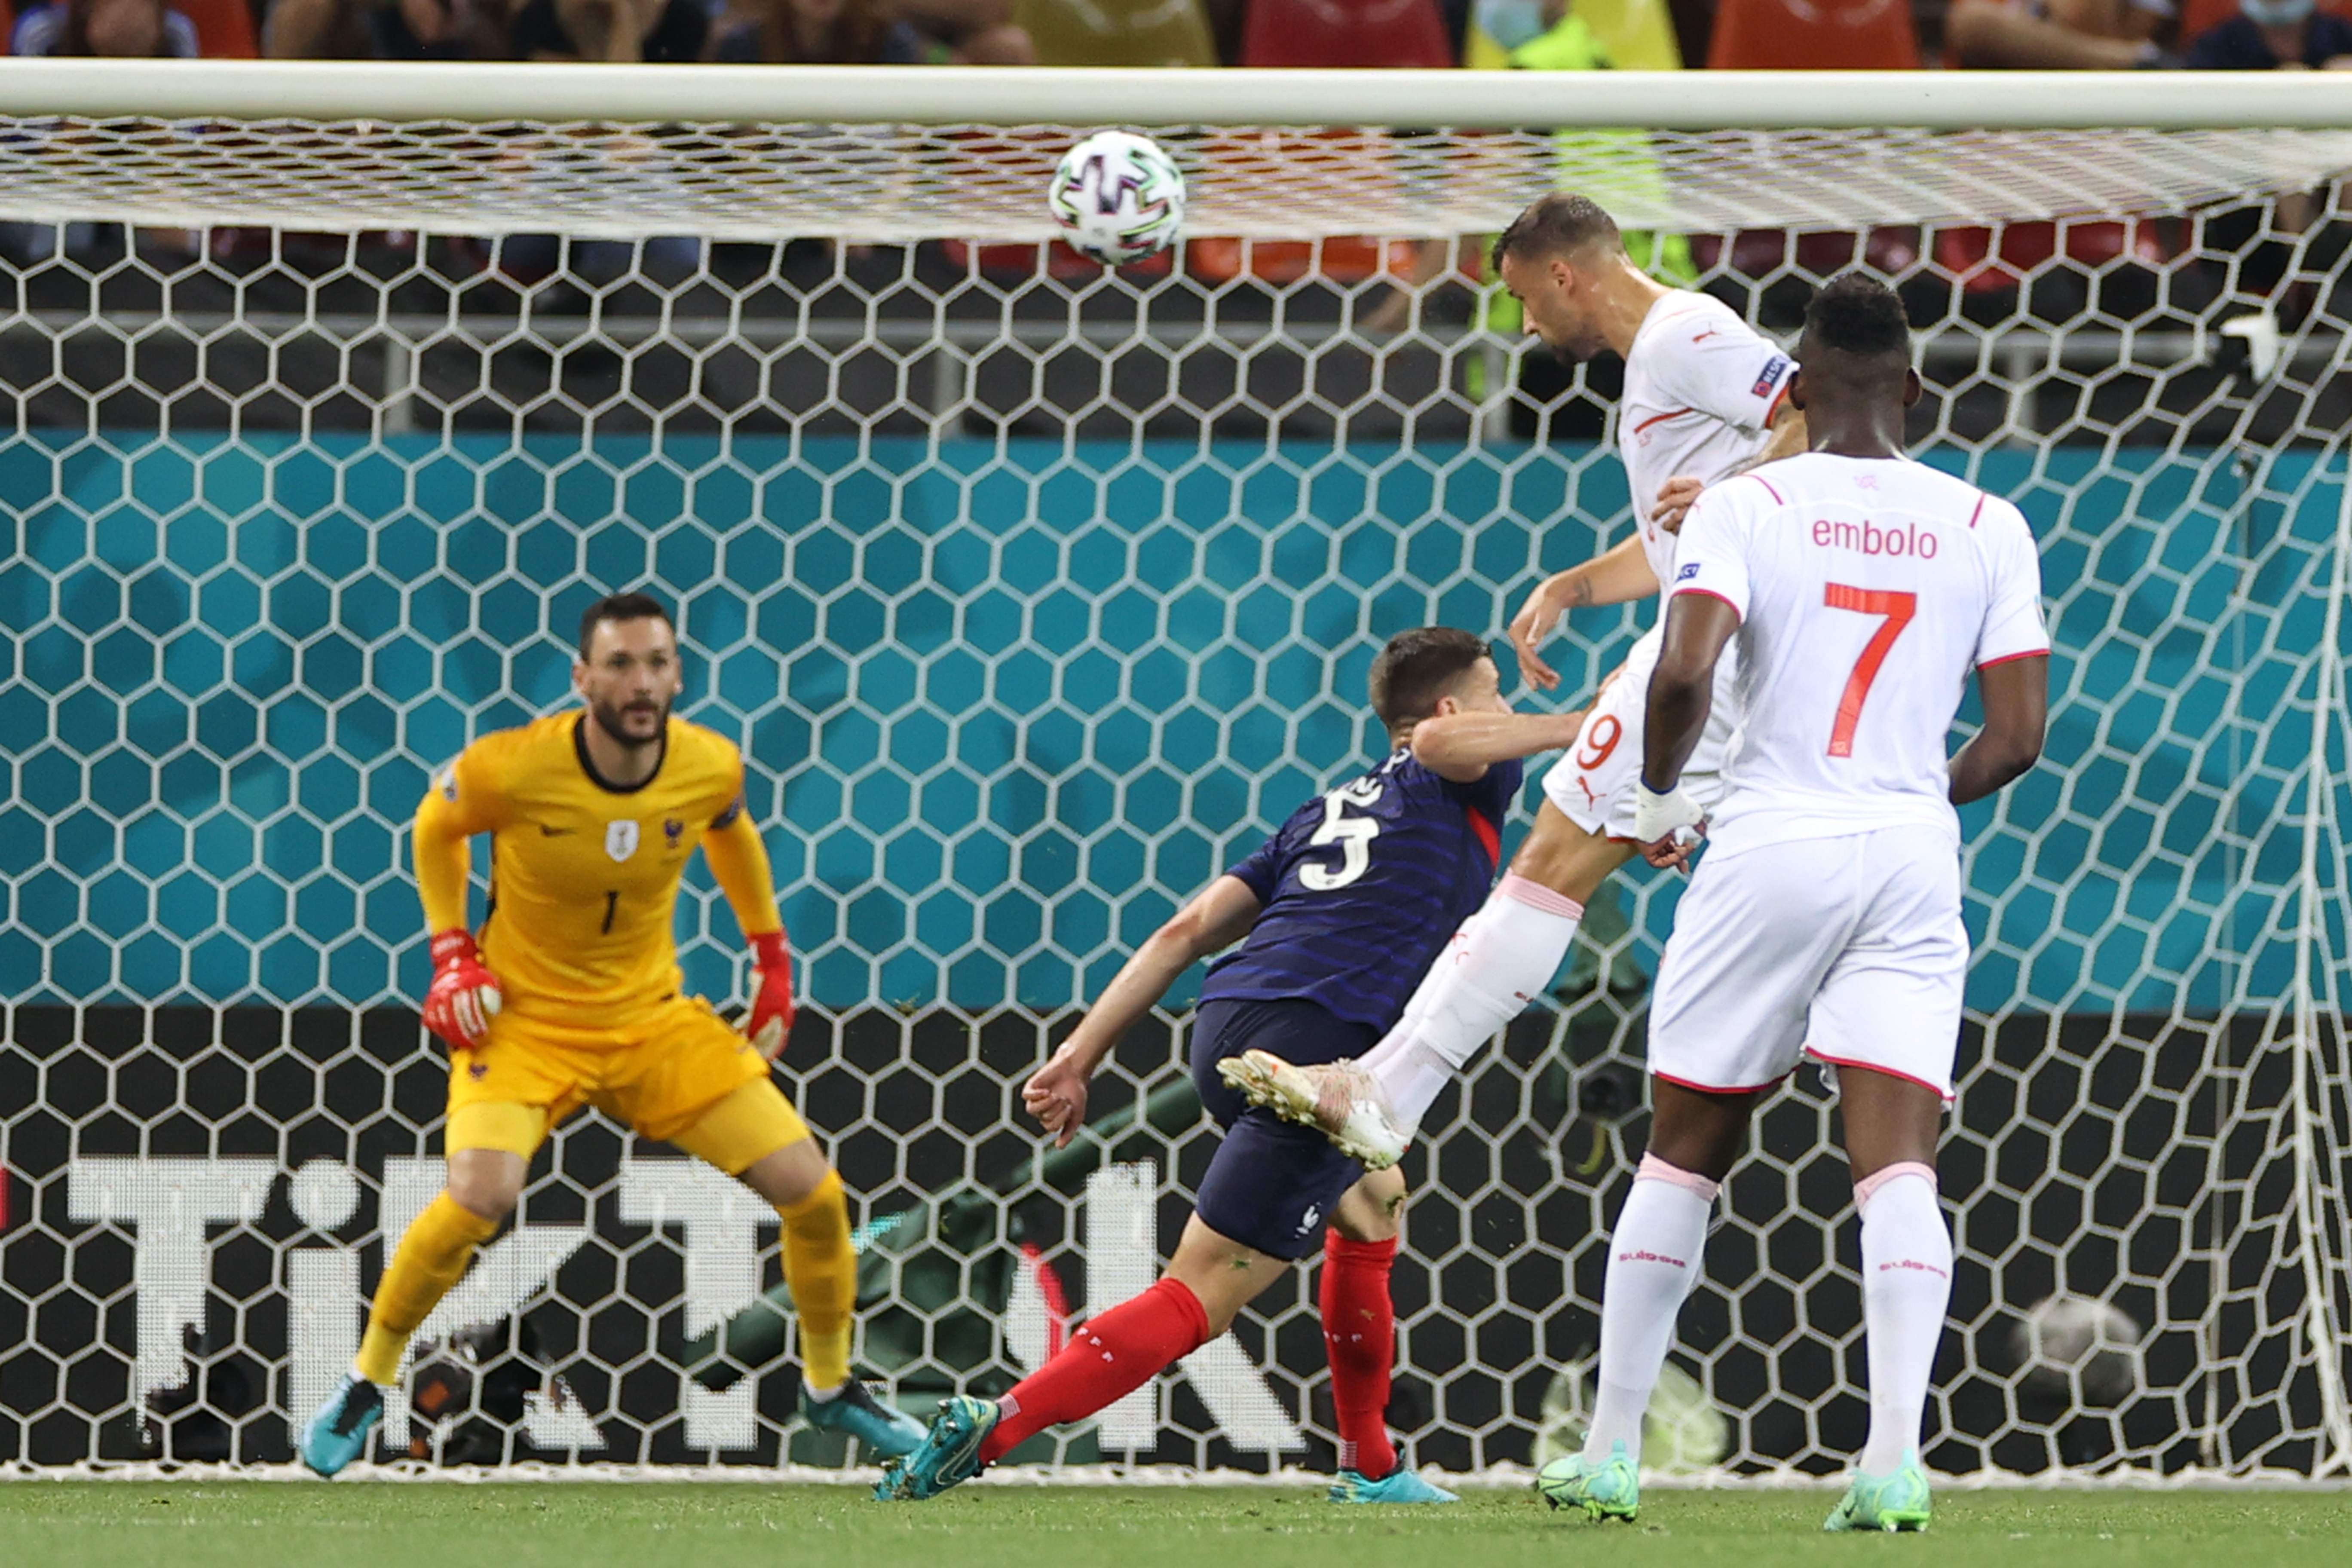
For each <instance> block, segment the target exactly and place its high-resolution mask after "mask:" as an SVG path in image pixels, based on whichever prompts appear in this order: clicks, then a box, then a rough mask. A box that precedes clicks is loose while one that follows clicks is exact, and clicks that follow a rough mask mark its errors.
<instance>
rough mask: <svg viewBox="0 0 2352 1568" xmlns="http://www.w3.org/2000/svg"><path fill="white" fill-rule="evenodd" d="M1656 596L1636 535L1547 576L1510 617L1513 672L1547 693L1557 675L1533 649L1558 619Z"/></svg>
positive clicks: (1540, 644)
mask: <svg viewBox="0 0 2352 1568" xmlns="http://www.w3.org/2000/svg"><path fill="white" fill-rule="evenodd" d="M1657 591H1658V574H1656V573H1655V572H1654V571H1652V570H1651V569H1650V558H1649V555H1648V553H1647V552H1645V551H1643V548H1642V537H1641V535H1640V533H1638V532H1635V533H1629V534H1627V535H1626V536H1625V537H1624V538H1623V539H1621V540H1619V541H1618V542H1616V543H1615V544H1612V545H1611V546H1610V547H1609V548H1608V549H1607V550H1604V551H1602V552H1601V553H1600V554H1598V555H1596V556H1594V557H1593V558H1592V559H1591V560H1590V561H1586V562H1583V563H1580V564H1578V565H1574V566H1571V567H1570V568H1569V569H1568V570H1567V571H1565V572H1555V573H1553V574H1551V575H1550V576H1549V577H1547V578H1545V579H1544V580H1543V581H1542V582H1541V583H1538V584H1536V588H1535V592H1533V593H1531V594H1529V595H1528V602H1527V603H1526V604H1525V605H1522V606H1520V609H1519V613H1518V614H1517V615H1516V616H1512V617H1511V646H1512V647H1514V648H1517V650H1518V654H1519V673H1520V674H1521V675H1523V676H1524V677H1526V679H1527V682H1528V685H1530V686H1532V687H1534V688H1535V689H1537V690H1538V691H1549V690H1551V689H1553V688H1554V687H1556V686H1558V685H1559V672H1558V671H1557V670H1555V669H1553V668H1552V667H1551V666H1549V665H1548V664H1546V663H1545V662H1544V661H1543V658H1542V657H1541V656H1540V655H1539V654H1538V652H1537V651H1536V650H1537V649H1538V648H1540V647H1543V645H1544V644H1545V643H1547V642H1549V641H1550V640H1551V636H1552V634H1553V633H1554V632H1556V631H1558V630H1559V618H1560V617H1561V616H1565V615H1566V614H1568V612H1569V611H1570V610H1580V609H1585V608H1588V607H1591V606H1595V605H1623V604H1630V603H1631V602H1633V600H1635V599H1646V598H1648V597H1649V596H1650V595H1653V594H1654V593H1656V592H1657ZM1526 754H1527V753H1525V752H1522V753H1521V755H1526Z"/></svg>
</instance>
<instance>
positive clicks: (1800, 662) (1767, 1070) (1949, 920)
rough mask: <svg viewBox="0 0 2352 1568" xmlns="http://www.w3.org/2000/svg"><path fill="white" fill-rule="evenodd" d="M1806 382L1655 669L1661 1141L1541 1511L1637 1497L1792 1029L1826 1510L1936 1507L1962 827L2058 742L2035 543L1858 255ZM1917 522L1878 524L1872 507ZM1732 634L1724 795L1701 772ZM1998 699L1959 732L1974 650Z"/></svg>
mask: <svg viewBox="0 0 2352 1568" xmlns="http://www.w3.org/2000/svg"><path fill="white" fill-rule="evenodd" d="M1801 349H1802V353H1803V355H1804V362H1805V368H1804V370H1803V371H1802V373H1801V374H1799V375H1798V377H1797V379H1796V384H1795V385H1794V386H1793V387H1791V388H1790V401H1791V402H1793V403H1795V404H1796V405H1797V406H1798V407H1800V408H1801V409H1803V410H1804V411H1805V416H1806V419H1807V422H1808V424H1809V426H1810V427H1811V432H1812V447H1813V449H1812V451H1811V453H1810V454H1808V455H1806V456H1803V457H1798V458H1787V459H1784V460H1782V461H1780V462H1777V463H1772V464H1769V465H1767V466H1765V467H1763V468H1758V469H1756V470H1755V471H1754V472H1752V473H1750V474H1748V475H1747V476H1745V477H1743V478H1740V479H1734V480H1732V481H1731V482H1730V483H1728V484H1725V485H1720V486H1717V487H1716V488H1714V489H1710V490H1708V491H1707V492H1706V495H1704V496H1703V497H1701V498H1700V499H1699V500H1698V502H1697V504H1696V506H1695V507H1694V508H1693V509H1692V510H1691V514H1690V519H1689V521H1688V522H1687V524H1686V525H1685V527H1684V529H1683V534H1682V550H1681V553H1680V562H1681V563H1680V565H1679V566H1678V567H1677V569H1676V571H1675V582H1674V585H1673V589H1672V592H1671V597H1670V598H1669V599H1668V600H1667V609H1666V620H1665V626H1666V630H1665V645H1664V649H1663V651H1662V652H1661V653H1660V655H1659V658H1658V665H1657V670H1656V673H1655V674H1654V675H1653V676H1652V677H1651V679H1650V693H1649V704H1648V712H1647V715H1646V717H1647V720H1648V728H1647V730H1646V731H1645V733H1644V735H1643V747H1642V780H1641V795H1640V800H1639V804H1638V805H1637V808H1636V811H1635V826H1634V829H1633V831H1634V836H1635V837H1638V838H1640V839H1641V840H1642V841H1643V846H1644V848H1643V853H1644V854H1645V855H1646V856H1647V857H1648V858H1649V859H1650V860H1651V861H1652V863H1654V864H1657V865H1668V864H1679V863H1681V862H1682V861H1683V860H1684V859H1685V858H1687V857H1688V855H1689V853H1690V850H1691V847H1692V843H1693V839H1692V837H1691V836H1692V834H1693V833H1694V832H1695V831H1696V830H1697V829H1698V828H1699V827H1700V826H1701V824H1702V822H1703V821H1704V820H1705V819H1706V818H1707V817H1708V816H1712V817H1713V821H1712V823H1711V825H1709V826H1708V827H1707V842H1708V845H1709V847H1708V849H1707V851H1706V858H1704V859H1703V860H1702V861H1701V862H1700V864H1699V867H1698V869H1697V871H1696V874H1695V875H1694V876H1693V877H1692V879H1691V885H1690V890H1689V891H1688V892H1687V893H1685V894H1684V895H1683V900H1682V905H1681V908H1680V909H1679V910H1677V911H1676V913H1675V931H1674V935H1673V936H1672V937H1671V938H1670V939H1669V940H1668V941H1667V942H1666V950H1665V953H1664V957H1663V958H1662V960H1661V961H1660V963H1659V965H1658V983H1657V990H1656V992H1655V994H1654V996H1653V998H1652V1001H1651V1005H1650V1041H1649V1057H1650V1072H1651V1074H1652V1077H1653V1079H1654V1083H1653V1085H1652V1106H1653V1113H1652V1116H1651V1121H1650V1147H1649V1150H1648V1152H1646V1153H1645V1154H1644V1155H1643V1158H1642V1163H1641V1168H1640V1169H1639V1171H1637V1172H1636V1173H1635V1174H1634V1178H1633V1188H1632V1190H1631V1191H1630V1192H1629V1193H1628V1194H1627V1195H1626V1198H1625V1205H1624V1207H1623V1208H1622V1210H1621V1211H1620V1212H1619V1214H1618V1216H1617V1227H1616V1229H1615V1231H1614V1232H1613V1233H1612V1235H1611V1237H1610V1240H1609V1271H1608V1275H1607V1279H1606V1285H1605V1289H1604V1292H1603V1295H1602V1300H1601V1368H1600V1373H1601V1375H1600V1393H1599V1397H1598V1399H1597V1400H1596V1402H1595V1405H1594V1408H1593V1415H1592V1426H1591V1432H1590V1434H1589V1436H1587V1438H1586V1441H1585V1446H1584V1451H1583V1452H1582V1453H1581V1454H1579V1455H1572V1456H1570V1457H1569V1458H1563V1459H1557V1460H1554V1461H1553V1462H1552V1463H1551V1464H1550V1465H1548V1466H1546V1467H1545V1468H1544V1471H1543V1474H1542V1475H1541V1477H1540V1478H1539V1479H1538V1483H1537V1486H1538V1490H1539V1491H1540V1492H1541V1493H1542V1494H1543V1496H1544V1497H1545V1498H1546V1499H1547V1500H1549V1501H1550V1502H1551V1503H1552V1504H1553V1505H1554V1506H1555V1507H1559V1506H1573V1507H1578V1508H1581V1509H1583V1510H1585V1511H1586V1512H1587V1513H1589V1514H1591V1515H1592V1516H1593V1517H1595V1518H1617V1519H1627V1520H1630V1519H1632V1518H1633V1516H1634V1513H1635V1511H1636V1510H1637V1508H1638V1507H1639V1504H1640V1492H1639V1487H1638V1479H1637V1478H1638V1469H1637V1467H1638V1464H1639V1461H1640V1458H1641V1444H1642V1417H1643V1411H1644V1409H1645V1407H1646V1406H1647V1405H1648V1403H1649V1398H1650V1392H1651V1390H1652V1389H1653V1388H1654V1386H1655V1385H1656V1384H1657V1380H1658V1372H1659V1368H1660V1367H1661V1365H1662V1364H1663V1363H1664V1361H1665V1356H1666V1348H1667V1346H1668V1344H1669V1342H1671V1341H1672V1340H1673V1338H1674V1330H1675V1314H1676V1313H1677V1312H1678V1311H1679V1310H1681V1307H1682V1304H1683V1301H1684V1299H1685V1297H1687V1296H1688V1295H1689V1293H1690V1290H1691V1289H1692V1287H1693V1286H1695V1285H1696V1283H1697V1281H1698V1277H1699V1266H1700V1258H1701V1255H1702V1254H1703V1253H1704V1251H1705V1250H1706V1230H1707V1219H1708V1215H1709V1211H1710V1209H1711V1208H1712V1206H1713V1204H1714V1202H1715V1198H1716V1195H1717V1191H1718V1190H1719V1186H1720V1184H1721V1183H1722V1182H1723V1180H1724V1178H1725V1177H1726V1176H1727V1175H1728V1174H1729V1173H1730V1172H1731V1168H1732V1166H1733V1165H1734V1164H1736V1163H1738V1159H1739V1156H1740V1153H1741V1152H1742V1150H1743V1149H1744V1148H1745V1147H1746V1144H1747V1141H1748V1121H1749V1119H1750V1118H1751V1117H1752V1116H1753V1115H1754V1114H1755V1110H1756V1108H1757V1107H1758V1106H1759V1104H1761V1103H1762V1102H1763V1100H1765V1099H1766V1098H1767V1097H1769V1095H1770V1094H1771V1093H1772V1091H1773V1090H1774V1089H1777V1088H1778V1087H1779V1086H1780V1080H1781V1079H1784V1078H1786V1077H1787V1076H1788V1075H1789V1074H1790V1072H1792V1071H1794V1070H1795V1068H1796V1067H1797V1064H1798V1062H1799V1061H1800V1060H1801V1059H1802V1058H1805V1057H1811V1058H1813V1059H1814V1060H1815V1061H1817V1062H1820V1063H1822V1064H1823V1066H1824V1068H1825V1069H1826V1071H1825V1075H1824V1076H1825V1077H1828V1078H1829V1079H1830V1080H1831V1081H1832V1083H1833V1084H1834V1086H1835V1087H1836V1089H1837V1091H1838V1094H1839V1097H1840V1099H1841V1100H1842V1101H1843V1107H1842V1109H1843V1116H1842V1117H1841V1121H1842V1123H1843V1139H1844V1143H1845V1151H1846V1157H1847V1160H1848V1162H1849V1163H1851V1164H1852V1166H1853V1182H1854V1187H1853V1201H1854V1208H1855V1209H1856V1211H1857V1212H1859V1213H1860V1215H1861V1216H1862V1300H1863V1326H1864V1334H1865V1336H1866V1339H1867V1343H1868V1352H1869V1376H1870V1435H1869V1440H1868V1443H1867V1446H1866V1447H1864V1449H1863V1452H1862V1456H1861V1460H1860V1463H1859V1465H1858V1466H1857V1467H1856V1474H1855V1475H1854V1477H1853V1484H1852V1485H1851V1486H1850V1487H1849V1488H1848V1489H1847V1490H1846V1493H1845V1496H1844V1498H1843V1500H1842V1501H1840V1502H1839V1504H1838V1506H1837V1508H1836V1510H1834V1511H1833V1512H1832V1514H1831V1515H1830V1517H1829V1521H1828V1525H1827V1528H1829V1529H1831V1530H1920V1529H1924V1528H1925V1527H1926V1526H1927V1519H1928V1513H1929V1495H1928V1484H1927V1471H1926V1470H1925V1469H1924V1468H1922V1467H1921V1465H1920V1463H1919V1451H1918V1445H1919V1426H1920V1419H1921V1415H1922V1413H1923V1412H1924V1411H1925V1409H1926V1406H1927V1384H1928V1380H1929V1377H1930V1376H1931V1375H1932V1373H1933V1372H1934V1370H1935V1361H1936V1345H1937V1341H1938V1340H1939V1339H1940V1338H1941V1337H1942V1334H1943V1331H1944V1317H1945V1312H1946V1310H1947V1309H1948V1305H1949V1303H1950V1300H1951V1290H1952V1238H1951V1233H1950V1232H1949V1231H1948V1229H1947V1228H1946V1226H1945V1223H1944V1215H1943V1211H1942V1209H1941V1207H1940V1206H1938V1204H1937V1191H1936V1143H1937V1137H1938V1134H1939V1132H1940V1131H1941V1127H1942V1121H1943V1110H1944V1106H1945V1104H1946V1102H1947V1101H1948V1100H1950V1099H1951V1095H1952V1058H1953V1054H1954V1052H1955V1051H1956V1050H1957V1048H1958V1041H1959V1032H1960V1005H1961V994H1962V990H1963V987H1964V984H1965V982H1966V980H1967V973H1968V960H1969V935H1968V930H1967V928H1966V927H1965V926H1964V925H1962V924H1961V921H1960V865H1959V845H1960V825H1959V817H1958V815H1957V814H1956V813H1955V812H1954V810H1953V809H1952V808H1953V807H1954V806H1955V805H1965V804H1967V803H1968V802H1969V801H1972V800H1978V799H1980V798H1982V797H1983V796H1985V795H1990V794H1991V793H1993V792H1994V791H1995V790H1998V789H2000V787H2001V786H2002V785H2004V784H2008V783H2009V782H2010V781H2011V780H2012V779H2014V778H2016V777H2018V776H2019V775H2020V774H2021V773H2024V772H2025V771H2026V769H2028V768H2030V767H2032V765H2033V762H2034V759H2035V758H2036V757H2038V756H2040V755H2041V752H2042V727H2043V721H2044V712H2045V706H2046V702H2047V698H2048V685H2049V666H2050V657H2049V654H2050V638H2049V634H2048V632H2047V630H2046V629H2045V628H2044V626H2043V625H2042V571H2041V563H2040V562H2039V561H2038V559H2037V558H2036V555H2035V552H2034V545H2033V535H2032V531H2030V530H2029V529H2028V528H2027V527H2026V522H2025V519H2024V518H2023V517H2022V516H2021V515H2020V514H2019V512H2018V510H2017V509H2016V508H2015V507H2013V506H2011V505H2010V504H2009V503H2008V502H2007V501H2004V500H1996V499H1995V498H1993V497H1991V496H1989V495H1987V494H1985V493H1984V492H1983V491H1981V490H1979V489H1976V488H1975V487H1973V486H1971V485H1969V484H1968V483H1966V482H1965V481H1963V480H1960V479H1954V478H1952V477H1951V476H1949V475H1948V474H1944V473H1940V472H1938V471H1937V470H1936V469H1934V468H1927V466H1925V465H1924V464H1920V463H1915V462H1912V461H1910V460H1909V459H1908V458H1906V457H1905V456H1904V455H1903V416H1904V411H1905V409H1906V408H1907V407H1909V406H1910V405H1912V404H1914V403H1916V402H1917V401H1918V398H1919V377H1918V375H1917V374H1916V373H1915V372H1914V371H1913V370H1912V368H1911V339H1910V329H1909V323H1908V322H1907V321H1906V320H1905V318H1904V313H1903V304H1902V301H1901V300H1899V299H1897V298H1896V297H1895V293H1894V292H1893V291H1892V290H1891V289H1888V288H1887V287H1886V286H1885V284H1883V283H1879V282H1877V281H1876V280H1874V279H1870V278H1866V277H1864V276H1861V275H1858V274H1854V275H1849V276H1847V277H1844V278H1842V279H1838V280H1837V281H1836V282H1834V283H1832V284H1831V285H1830V286H1829V287H1828V288H1827V289H1823V290H1822V292H1821V293H1820V294H1819V295H1818V296H1817V297H1816V298H1815V299H1814V300H1813V302H1812V307H1811V310H1809V311H1807V313H1806V317H1805V335H1804V341H1803V343H1802V344H1801ZM1873 535H1876V536H1877V537H1879V538H1881V539H1884V538H1887V537H1893V536H1900V537H1903V538H1905V539H1906V540H1908V541H1910V542H1912V544H1913V548H1909V549H1906V550H1905V551H1902V552H1889V551H1885V550H1875V551H1874V550H1871V549H1868V548H1866V547H1865V545H1864V542H1865V541H1867V540H1869V539H1870V538H1871V537H1872V536H1873ZM1735 649H1736V650H1737V652H1738V658H1739V666H1740V681H1739V688H1738V692H1737V693H1736V695H1735V699H1734V700H1735V708H1736V710H1735V712H1734V713H1733V714H1732V715H1731V717H1732V718H1733V719H1734V721H1735V722H1736V725H1737V728H1736V730H1735V731H1734V735H1733V740H1732V743H1731V747H1730V751H1729V753H1728V754H1727V756H1726V757H1725V759H1724V762H1723V772H1724V777H1725V779H1726V781H1727V787H1726V789H1725V792H1724V795H1723V799H1722V804H1721V805H1719V806H1718V807H1717V808H1716V809H1715V810H1714V811H1713V812H1712V813H1711V814H1710V813H1709V812H1707V811H1706V810H1705V809H1704V808H1702V807H1701V806H1700V805H1698V803H1697V802H1696V801H1695V800H1694V799H1692V798H1691V796H1690V795H1689V794H1688V793H1687V792H1686V791H1685V789H1684V787H1683V780H1684V777H1685V770H1686V769H1687V768H1688V766H1689V765H1690V762H1691V759H1692V757H1693V756H1694V755H1695V754H1696V752H1697V751H1698V749H1699V746H1700V744H1701V737H1702V736H1703V735H1704V734H1705V733H1706V731H1707V730H1708V728H1709V724H1710V721H1711V719H1712V718H1713V717H1714V715H1713V712H1712V710H1713V707H1714V704H1715V703H1716V702H1717V700H1719V697H1720V693H1719V691H1718V689H1717V679H1716V671H1717V668H1718V666H1719V665H1720V663H1721V661H1722V659H1723V658H1724V656H1725V655H1726V654H1727V653H1728V652H1731V651H1732V650H1735ZM1971 671H1973V672H1974V673H1975V675H1976V679H1977V685H1978V689H1979V693H1980V695H1981V697H1982V699H1983V703H1984V726H1983V728H1982V729H1980V730H1979V731H1978V732H1977V733H1976V734H1975V735H1974V736H1973V737H1971V738H1970V739H1969V742H1968V743H1967V744H1966V745H1964V746H1962V747H1961V748H1960V749H1959V751H1958V753H1956V754H1953V755H1951V756H1950V757H1949V759H1948V760H1947V746H1948V742H1949V738H1950V735H1951V730H1952V719H1953V716H1954V715H1955V714H1956V713H1957V712H1958V710H1959V705H1960V698H1961V694H1962V692H1963V691H1964V690H1965V689H1966V688H1967V685H1968V680H1969V674H1970V672H1971Z"/></svg>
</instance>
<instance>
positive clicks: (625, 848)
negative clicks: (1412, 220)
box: [604, 820, 637, 860]
mask: <svg viewBox="0 0 2352 1568" xmlns="http://www.w3.org/2000/svg"><path fill="white" fill-rule="evenodd" d="M636 852H637V825H636V823H635V821H634V820H631V821H628V822H608V823H606V824H604V853H605V854H607V855H610V856H611V857H612V858H614V859H615V860H625V859H627V858H629V857H630V856H632V855H634V854H635V853H636Z"/></svg>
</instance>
